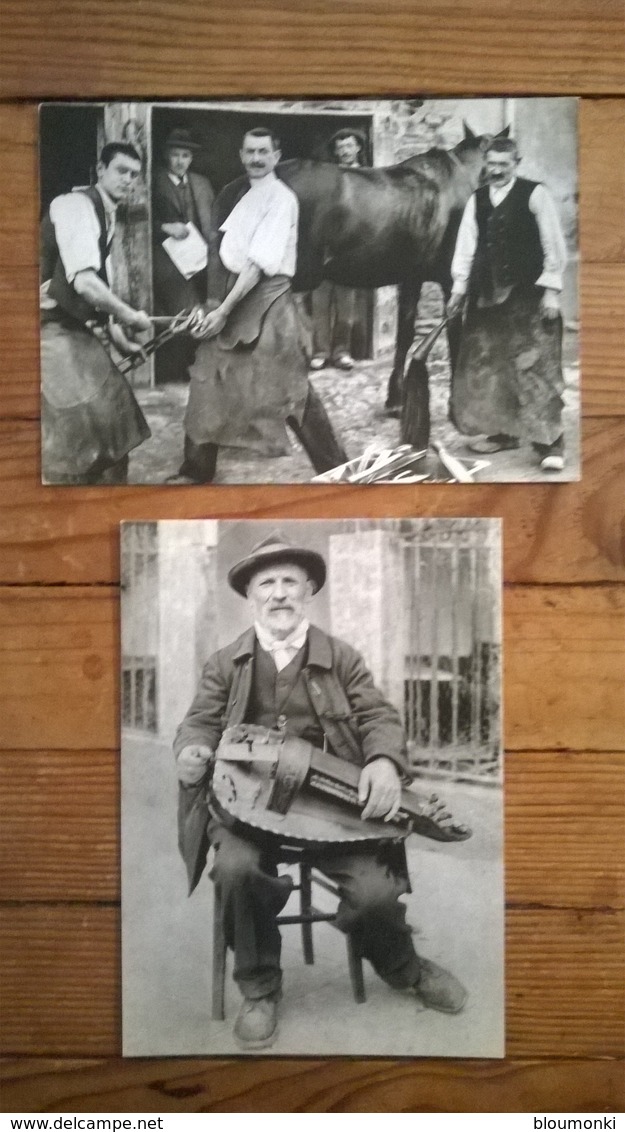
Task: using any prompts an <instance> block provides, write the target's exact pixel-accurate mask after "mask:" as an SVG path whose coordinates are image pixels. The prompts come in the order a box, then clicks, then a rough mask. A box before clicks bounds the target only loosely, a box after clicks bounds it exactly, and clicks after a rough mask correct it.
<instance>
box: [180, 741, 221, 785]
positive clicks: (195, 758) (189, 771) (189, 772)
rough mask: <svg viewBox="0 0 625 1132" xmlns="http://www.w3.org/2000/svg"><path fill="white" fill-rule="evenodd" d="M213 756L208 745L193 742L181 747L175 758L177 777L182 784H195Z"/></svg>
mask: <svg viewBox="0 0 625 1132" xmlns="http://www.w3.org/2000/svg"><path fill="white" fill-rule="evenodd" d="M212 757H213V752H212V751H211V749H210V747H205V746H203V745H202V744H201V743H193V744H192V745H191V746H189V747H183V748H182V750H181V752H180V754H179V755H178V758H177V759H176V768H177V771H178V778H179V780H180V782H182V783H183V785H184V786H195V784H196V783H197V782H200V780H201V779H202V778H204V775H205V774H206V767H207V765H208V762H209V760H210V759H212Z"/></svg>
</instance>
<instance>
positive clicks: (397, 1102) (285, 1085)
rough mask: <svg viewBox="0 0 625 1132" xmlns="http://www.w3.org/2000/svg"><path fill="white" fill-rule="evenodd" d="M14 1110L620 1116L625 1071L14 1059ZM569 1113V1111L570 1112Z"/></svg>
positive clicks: (10, 1080)
mask: <svg viewBox="0 0 625 1132" xmlns="http://www.w3.org/2000/svg"><path fill="white" fill-rule="evenodd" d="M0 1080H2V1081H3V1086H2V1093H3V1097H4V1103H5V1104H6V1106H7V1109H8V1110H9V1111H14V1112H26V1111H31V1107H30V1106H31V1104H32V1102H33V1099H35V1100H36V1106H37V1107H36V1109H35V1111H37V1112H46V1111H47V1112H117V1111H120V1112H121V1111H123V1112H161V1113H170V1112H176V1113H179V1112H257V1113H260V1112H527V1111H530V1110H532V1109H533V1110H534V1111H535V1112H537V1113H542V1112H554V1111H560V1110H559V1109H558V1108H557V1100H558V1098H566V1104H567V1109H566V1111H568V1112H619V1111H620V1107H621V1105H622V1102H623V1063H622V1062H616V1061H609V1060H607V1059H602V1060H586V1061H582V1060H581V1059H579V1058H574V1059H571V1060H566V1059H565V1058H552V1059H551V1060H550V1061H549V1062H546V1061H544V1060H542V1061H540V1060H536V1061H529V1060H527V1059H520V1058H517V1059H513V1058H510V1059H509V1060H508V1061H507V1062H505V1063H502V1062H492V1061H490V1062H489V1061H464V1062H449V1061H446V1062H444V1061H439V1060H435V1059H432V1058H428V1059H424V1060H421V1061H405V1062H397V1061H388V1060H378V1061H375V1062H363V1061H359V1060H356V1059H353V1058H352V1059H351V1060H349V1061H346V1060H341V1059H340V1058H335V1059H333V1060H329V1061H322V1060H318V1059H314V1060H313V1059H310V1058H309V1059H307V1060H305V1061H302V1060H299V1059H296V1058H292V1059H289V1060H278V1059H268V1058H257V1059H255V1060H245V1061H241V1060H238V1061H236V1060H232V1061H220V1060H217V1059H213V1060H211V1061H206V1060H202V1059H198V1058H193V1059H191V1058H175V1059H174V1058H169V1059H161V1060H146V1059H143V1060H136V1061H131V1060H126V1061H121V1060H108V1061H95V1060H93V1061H88V1060H85V1059H81V1060H71V1059H68V1060H65V1061H54V1060H49V1059H37V1060H36V1061H33V1060H26V1059H17V1060H11V1059H6V1061H5V1062H4V1064H3V1065H2V1066H0ZM561 1111H564V1109H563V1110H561Z"/></svg>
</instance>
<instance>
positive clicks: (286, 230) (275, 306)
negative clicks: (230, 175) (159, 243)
mask: <svg viewBox="0 0 625 1132" xmlns="http://www.w3.org/2000/svg"><path fill="white" fill-rule="evenodd" d="M280 156H281V154H280V148H279V142H278V139H277V138H276V137H275V136H274V135H273V134H272V132H271V131H270V130H268V129H265V128H264V127H260V126H259V127H256V128H255V129H253V130H250V131H248V133H246V134H245V136H244V138H243V142H242V146H241V150H240V158H241V162H242V164H243V167H244V169H245V172H246V174H247V179H246V181H245V182H244V185H243V190H242V194H241V195H240V196H239V199H238V200H235V201H233V207H232V208H231V211H230V212H229V215H228V216H227V218H226V220H225V222H224V223H223V224H222V225H221V226H220V229H219V238H220V243H219V251H218V263H217V264H214V265H213V266H217V267H220V268H221V278H222V279H223V281H224V286H223V290H222V292H221V294H220V295H219V297H218V298H216V297H215V296H214V294H213V293H212V292H213V291H214V289H215V288H214V285H213V286H212V287H211V283H210V280H211V273H210V265H209V304H208V305H209V307H212V308H213V309H209V310H208V311H207V312H202V313H203V315H204V317H202V318H201V319H200V321H199V323H198V326H197V328H196V330H195V332H194V336H195V337H197V338H200V339H203V340H202V341H201V342H200V345H199V346H198V350H197V354H196V358H195V363H194V365H193V366H192V368H191V387H190V390H189V403H188V407H187V412H186V416H185V453H184V463H183V465H182V467H181V468H180V475H181V476H182V477H187V478H189V479H191V480H193V481H196V482H201V483H208V482H210V481H211V480H212V479H213V477H214V474H215V470H216V465H217V453H218V448H219V446H220V445H226V446H229V447H233V448H245V449H248V450H252V451H255V452H257V453H259V454H262V455H265V456H278V455H284V454H286V453H288V451H289V448H288V438H287V434H286V430H285V424H288V425H289V426H290V427H291V429H292V430H293V431H294V432H295V434H296V436H297V437H298V439H299V440H300V441H301V443H302V445H303V447H304V448H305V450H306V452H307V454H308V456H309V458H310V459H311V462H312V463H313V467H314V469H315V471H317V472H321V471H327V470H328V469H329V468H332V467H336V465H337V464H341V463H344V462H345V460H346V456H345V453H344V451H343V449H342V447H341V446H340V445H339V444H338V442H337V440H336V438H335V436H334V433H333V431H332V426H331V424H330V421H329V419H328V417H327V415H326V413H325V409H324V407H323V405H322V403H321V401H320V400H319V398H318V396H317V395H316V393H315V392H314V391H313V390H312V388H311V386H310V385H309V382H308V361H307V357H306V351H305V342H304V336H303V330H302V327H301V324H300V319H299V314H298V311H297V307H296V305H295V302H294V301H293V297H292V295H291V279H292V277H293V275H294V274H295V266H296V257H297V225H298V211H299V210H298V201H297V197H296V196H295V194H294V193H293V192H292V190H291V189H289V188H288V187H287V186H286V185H285V184H284V183H283V182H282V181H280V180H279V179H278V177H277V176H276V173H275V167H276V165H277V164H278V162H279V160H280ZM214 258H215V259H216V258H217V257H214ZM217 279H218V281H219V272H218V273H217ZM223 291H225V292H226V293H225V297H223Z"/></svg>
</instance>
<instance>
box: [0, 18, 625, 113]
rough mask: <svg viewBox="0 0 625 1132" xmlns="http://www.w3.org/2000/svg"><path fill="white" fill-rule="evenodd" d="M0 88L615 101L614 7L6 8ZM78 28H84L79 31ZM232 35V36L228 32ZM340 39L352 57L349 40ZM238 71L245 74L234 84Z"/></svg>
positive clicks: (624, 85)
mask: <svg viewBox="0 0 625 1132" xmlns="http://www.w3.org/2000/svg"><path fill="white" fill-rule="evenodd" d="M2 15H3V24H4V35H3V39H4V46H3V49H2V54H1V55H0V63H1V64H2V66H1V69H0V74H1V75H2V80H1V82H0V94H1V95H2V96H4V97H5V98H25V97H26V98H33V97H35V98H37V97H40V96H45V97H50V96H51V95H60V96H63V97H72V96H75V95H76V93H77V92H80V93H81V94H82V95H83V96H88V97H110V96H112V95H115V94H122V93H124V92H127V91H128V88H129V86H130V87H131V88H132V91H133V93H134V94H135V95H144V96H153V95H154V94H155V92H156V91H158V93H159V94H160V95H162V96H165V95H170V96H174V97H179V96H181V95H182V96H190V95H196V96H197V97H206V93H207V82H208V83H210V88H211V91H212V93H213V94H216V93H220V94H224V95H228V94H230V95H233V94H240V93H241V90H242V87H243V88H244V89H245V91H246V92H247V91H249V92H250V93H251V92H253V93H254V94H264V95H272V94H275V91H276V88H277V86H278V85H279V86H280V89H281V90H285V92H286V91H287V90H292V91H293V92H294V93H296V94H297V96H298V97H301V96H302V94H303V93H306V94H310V95H315V94H327V93H328V90H329V89H331V90H332V92H333V93H334V94H336V95H341V94H343V95H347V96H349V95H353V92H354V91H366V92H368V93H370V94H387V93H388V92H389V91H396V92H398V93H400V94H404V93H405V94H408V95H412V94H415V93H417V92H430V93H431V92H436V93H439V94H451V93H462V92H466V91H471V92H475V93H480V94H486V93H491V94H498V93H500V92H501V91H502V90H504V91H506V93H509V94H526V93H527V92H528V90H532V91H533V92H534V93H536V94H540V93H546V94H557V93H562V94H570V93H571V91H575V92H579V93H584V94H622V93H623V92H624V91H625V75H624V71H623V57H624V52H623V40H624V35H623V14H622V7H621V5H620V3H619V2H618V0H602V2H601V3H595V4H590V3H588V2H584V0H576V2H575V3H571V4H567V8H566V17H565V16H564V13H563V11H562V7H561V5H560V3H559V0H543V2H542V3H539V0H525V3H524V4H523V6H522V7H519V6H517V5H510V4H509V3H508V0H495V2H494V3H493V2H492V0H491V2H490V3H486V2H485V0H481V2H480V0H462V2H461V3H455V4H454V5H451V4H450V3H449V0H430V3H428V5H427V6H424V7H421V6H417V5H415V4H414V3H412V2H411V0H393V2H392V3H384V2H382V0H364V2H363V0H314V3H312V4H306V5H305V6H302V5H301V4H299V3H298V0H280V2H279V3H278V2H277V0H256V2H255V3H254V4H253V5H250V4H247V3H245V2H241V0H238V2H235V3H230V4H228V5H225V4H223V3H212V4H210V5H208V6H206V5H204V4H201V3H199V2H198V0H190V2H188V3H186V4H185V5H184V9H183V10H182V11H181V9H180V7H179V6H178V5H176V7H174V6H172V5H171V4H169V3H166V2H165V0H153V2H152V3H151V4H150V9H149V17H148V16H147V13H146V8H145V5H144V4H142V3H141V0H123V2H122V0H109V2H108V3H107V4H106V6H102V5H100V4H99V3H97V2H96V0H83V2H81V3H78V0H70V2H69V3H66V4H64V5H63V7H62V9H61V10H59V7H58V5H55V4H54V2H53V0H40V2H39V3H32V2H31V3H27V4H23V3H20V2H19V0H5V3H4V4H3V8H2ZM85 29H88V32H87V34H85ZM234 29H236V36H235V34H234ZM347 43H349V51H347V50H346V49H345V48H346V44H347ZM242 76H244V78H242Z"/></svg>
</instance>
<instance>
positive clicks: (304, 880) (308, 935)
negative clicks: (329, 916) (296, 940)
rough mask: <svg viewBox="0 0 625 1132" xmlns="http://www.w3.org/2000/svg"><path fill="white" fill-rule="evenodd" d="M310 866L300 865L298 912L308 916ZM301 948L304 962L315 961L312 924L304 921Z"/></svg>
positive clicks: (310, 883)
mask: <svg viewBox="0 0 625 1132" xmlns="http://www.w3.org/2000/svg"><path fill="white" fill-rule="evenodd" d="M310 872H311V867H310V865H305V864H301V865H300V874H299V875H300V881H299V884H300V889H299V901H300V914H301V915H302V916H310V913H311V909H312V880H311V875H310ZM302 950H303V952H304V963H307V964H308V965H309V966H310V964H311V963H314V962H315V956H314V952H313V937H312V924H311V923H310V922H306V921H304V922H303V923H302Z"/></svg>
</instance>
